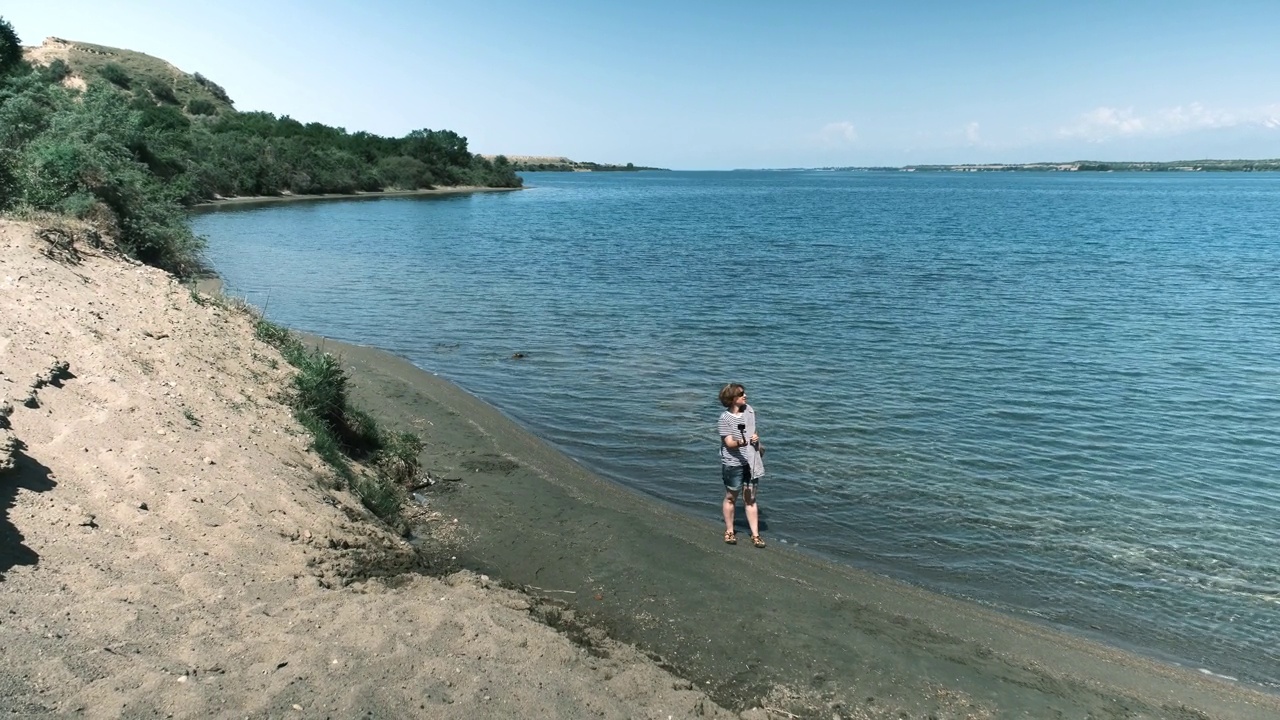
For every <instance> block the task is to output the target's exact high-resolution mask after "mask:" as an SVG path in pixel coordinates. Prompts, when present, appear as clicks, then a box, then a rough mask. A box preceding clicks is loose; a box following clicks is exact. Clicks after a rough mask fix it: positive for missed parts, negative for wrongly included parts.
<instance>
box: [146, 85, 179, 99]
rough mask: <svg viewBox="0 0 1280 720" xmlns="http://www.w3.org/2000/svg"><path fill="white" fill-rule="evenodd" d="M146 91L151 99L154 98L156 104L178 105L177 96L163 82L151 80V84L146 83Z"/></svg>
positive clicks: (171, 88) (170, 87) (169, 86)
mask: <svg viewBox="0 0 1280 720" xmlns="http://www.w3.org/2000/svg"><path fill="white" fill-rule="evenodd" d="M147 89H148V90H150V91H151V97H153V98H155V99H156V102H158V103H165V104H169V105H177V104H178V96H177V95H175V94H174V92H173V87H172V86H171V85H169V83H167V82H165V81H163V80H160V79H152V80H151V82H149V83H147Z"/></svg>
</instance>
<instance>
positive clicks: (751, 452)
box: [716, 405, 764, 477]
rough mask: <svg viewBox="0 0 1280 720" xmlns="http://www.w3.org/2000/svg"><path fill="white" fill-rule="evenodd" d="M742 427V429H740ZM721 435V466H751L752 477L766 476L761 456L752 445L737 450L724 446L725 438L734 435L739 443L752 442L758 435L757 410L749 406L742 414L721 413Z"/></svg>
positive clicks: (740, 446) (739, 447)
mask: <svg viewBox="0 0 1280 720" xmlns="http://www.w3.org/2000/svg"><path fill="white" fill-rule="evenodd" d="M739 426H741V429H739ZM716 427H717V430H718V431H719V433H720V438H721V439H720V464H721V465H727V466H729V467H742V466H743V465H744V464H748V463H749V464H750V465H751V476H752V477H762V476H763V475H764V463H763V462H762V461H761V458H760V454H759V453H757V452H756V449H755V447H753V446H752V445H750V444H743V445H739V446H738V447H736V448H729V447H727V446H726V445H725V444H724V438H725V437H727V436H730V435H732V436H733V439H735V440H737V441H738V442H744V439H745V440H750V439H751V436H752V435H755V434H756V411H755V408H753V407H751V406H750V405H747V407H746V409H744V410H743V411H742V412H741V413H740V414H737V415H735V414H733V413H732V412H730V411H728V410H725V411H724V412H722V413H720V422H719V423H717V424H716Z"/></svg>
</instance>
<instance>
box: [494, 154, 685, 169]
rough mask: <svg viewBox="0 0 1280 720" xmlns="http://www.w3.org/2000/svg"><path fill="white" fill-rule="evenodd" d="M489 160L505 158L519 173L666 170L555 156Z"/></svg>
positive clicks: (517, 156) (513, 156) (512, 156)
mask: <svg viewBox="0 0 1280 720" xmlns="http://www.w3.org/2000/svg"><path fill="white" fill-rule="evenodd" d="M485 157H486V158H487V159H489V160H496V159H497V158H499V157H505V158H506V160H507V161H508V162H509V163H510V164H511V167H513V168H515V169H516V170H517V171H519V172H637V171H640V170H666V169H667V168H658V167H647V166H644V165H636V164H635V163H627V164H625V165H617V164H614V163H598V162H588V161H582V160H570V159H569V158H567V157H561V156H556V155H506V156H502V155H486V156H485Z"/></svg>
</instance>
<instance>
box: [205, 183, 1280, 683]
mask: <svg viewBox="0 0 1280 720" xmlns="http://www.w3.org/2000/svg"><path fill="white" fill-rule="evenodd" d="M526 181H527V184H528V185H529V186H531V187H530V189H528V190H525V191H523V192H519V193H507V194H482V195H472V196H459V197H442V198H415V199H378V200H361V201H353V202H332V203H331V202H314V203H295V204H283V205H274V206H266V207H257V208H247V209H246V208H230V209H224V210H220V211H217V212H211V213H204V214H200V215H197V216H196V217H195V218H194V222H195V225H196V228H197V231H198V232H200V233H202V234H204V235H206V236H208V237H209V239H210V250H209V256H210V259H211V260H212V262H213V264H214V266H215V267H216V268H217V270H218V271H219V272H220V273H221V274H222V276H223V278H224V280H225V282H226V286H227V290H228V292H230V293H233V294H237V295H247V296H248V299H249V300H250V301H251V302H253V303H254V304H256V305H259V306H264V307H266V310H267V314H268V315H269V316H270V317H271V318H272V319H274V320H276V321H278V322H282V323H284V324H287V325H289V326H292V327H297V328H299V329H305V330H309V331H312V332H316V333H320V334H325V335H329V336H331V337H337V338H340V339H344V340H349V341H353V342H359V343H367V344H372V345H376V346H379V347H383V348H386V349H389V350H392V351H394V352H397V353H399V354H401V355H404V356H406V357H408V358H410V359H411V360H413V361H414V362H415V363H416V364H418V365H419V366H421V367H424V368H426V369H429V370H432V371H435V372H438V373H439V374H441V375H442V376H444V377H447V378H449V379H451V380H454V381H455V382H457V383H459V384H460V385H462V386H463V387H465V388H467V389H469V390H471V391H472V392H474V393H475V394H477V395H479V396H480V397H482V398H485V399H487V400H489V401H491V402H493V403H494V404H495V405H498V406H500V407H502V408H503V409H504V411H506V412H507V413H508V414H509V415H511V416H512V417H514V418H515V419H517V420H519V421H520V422H522V423H523V424H525V425H526V426H527V427H529V428H530V429H531V430H533V431H534V432H536V433H537V434H538V435H540V436H541V437H543V438H545V439H546V440H548V441H550V442H551V443H553V444H554V445H556V446H558V447H560V448H561V449H563V450H565V451H566V452H568V453H569V454H570V455H572V456H573V457H575V458H577V459H579V460H580V461H581V462H582V463H584V464H585V465H587V466H589V467H591V468H592V469H594V470H597V471H598V472H600V473H602V474H604V475H606V476H608V477H610V478H613V479H615V480H617V481H618V482H621V483H623V484H625V485H628V486H630V487H633V488H635V489H638V490H640V491H642V492H645V493H648V494H650V495H653V496H655V497H657V498H660V499H662V500H664V501H666V502H669V503H672V504H675V505H677V506H679V507H682V508H685V509H687V510H688V511H689V512H691V513H694V514H696V515H699V516H703V517H706V518H708V520H714V519H715V518H716V516H717V515H718V512H719V508H718V502H717V501H718V496H719V492H720V491H719V488H718V483H719V480H718V475H719V473H718V470H717V468H716V462H717V460H716V437H715V431H714V424H715V419H716V416H717V415H718V412H719V407H718V405H717V404H716V402H715V393H716V391H717V390H718V388H719V387H720V385H721V384H723V383H724V382H726V381H728V380H736V381H740V382H743V383H745V384H746V385H747V386H748V388H749V390H750V395H751V402H752V404H753V405H754V406H755V407H756V408H757V410H758V412H759V420H760V430H761V435H762V437H763V438H764V439H765V441H766V443H767V444H768V445H769V453H768V455H767V457H766V462H767V465H768V476H767V477H766V480H765V484H764V485H763V490H762V503H763V507H764V510H765V517H766V533H767V534H768V535H769V536H770V537H773V538H775V539H778V540H785V541H787V542H790V543H794V544H797V545H799V546H801V547H803V548H807V549H809V550H811V551H813V552H817V553H820V554H822V555H824V556H827V557H829V558H832V559H834V560H836V561H840V562H847V563H852V564H856V565H859V566H863V567H870V568H874V569H877V570H880V571H883V572H886V573H890V574H893V575H895V576H898V577H901V578H905V579H907V580H909V581H912V582H915V583H917V584H920V585H924V586H926V587H930V588H934V589H937V590H940V591H942V592H946V593H949V594H953V595H960V596H964V597H968V598H972V599H974V600H977V601H979V602H983V603H987V604H991V605H994V606H997V607H1000V608H1003V609H1007V610H1009V611H1011V612H1015V613H1018V614H1024V615H1030V616H1033V617H1037V618H1040V619H1042V620H1044V621H1047V622H1050V623H1053V624H1056V625H1060V626H1064V627H1068V628H1072V629H1075V630H1077V631H1079V632H1083V633H1085V634H1089V635H1091V636H1094V637H1098V638H1101V639H1104V640H1107V641H1110V642H1115V643H1119V644H1122V645H1128V646H1132V647H1136V648H1139V649H1142V650H1145V651H1147V652H1150V653H1153V654H1156V655H1159V656H1162V657H1165V658H1168V659H1173V660H1175V661H1180V662H1184V663H1186V664H1189V665H1192V666H1194V667H1199V668H1204V669H1206V670H1209V671H1212V672H1215V673H1220V674H1224V675H1229V676H1232V677H1238V678H1241V679H1243V680H1247V681H1250V682H1254V683H1259V684H1263V685H1267V686H1270V687H1273V688H1275V687H1278V686H1280V685H1277V684H1278V683H1280V654H1278V652H1277V647H1280V619H1278V617H1280V557H1278V556H1277V554H1276V553H1275V551H1274V548H1276V547H1277V546H1280V521H1278V520H1277V519H1276V518H1277V511H1280V479H1278V477H1277V468H1280V382H1278V381H1280V360H1277V358H1280V280H1278V279H1277V278H1280V247H1278V246H1277V232H1276V230H1275V228H1277V227H1280V176H1277V175H1272V174H1206V175H1146V174H1082V175H1076V174H1021V173H1019V174H938V175H929V174H918V173H917V174H907V173H802V172H750V173H749V172H739V173H637V174H596V175H593V174H582V173H579V174H554V173H547V174H533V175H530V176H528V177H527V180H526ZM517 352H519V353H523V354H524V355H525V357H524V358H523V359H518V360H517V359H513V358H512V356H513V354H514V353H517ZM709 527H710V526H709ZM711 529H714V528H711Z"/></svg>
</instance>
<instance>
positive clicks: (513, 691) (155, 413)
mask: <svg viewBox="0 0 1280 720" xmlns="http://www.w3.org/2000/svg"><path fill="white" fill-rule="evenodd" d="M51 239H52V242H50V241H49V240H46V239H42V238H41V237H40V236H39V235H38V234H37V230H36V228H35V227H33V226H31V225H28V224H23V223H16V222H12V221H7V220H0V416H4V419H0V468H4V467H5V466H6V465H7V466H8V467H7V469H0V576H2V577H3V579H2V580H0V712H5V713H13V714H17V715H19V716H39V715H42V714H55V715H62V714H73V713H74V714H77V715H84V716H89V717H117V716H124V717H150V716H160V717H164V716H172V717H205V716H210V715H216V716H232V715H234V716H237V717H244V716H247V715H252V716H272V717H326V716H327V717H342V718H345V717H355V716H357V715H364V714H365V713H368V712H372V713H373V715H374V716H381V717H411V716H422V717H579V716H583V717H585V716H593V717H601V716H603V717H656V718H667V717H668V716H675V717H687V716H693V715H706V716H711V717H716V716H724V715H727V713H725V711H723V710H721V709H720V708H718V707H716V706H715V705H714V704H712V703H711V702H710V701H708V700H707V699H706V697H705V696H704V695H703V694H702V693H700V692H698V691H696V690H694V689H692V687H691V686H690V684H689V683H687V682H685V681H682V680H680V679H678V678H675V677H674V676H671V675H670V674H668V673H666V672H664V671H662V670H661V669H659V668H657V667H655V666H654V665H653V664H652V663H651V662H649V661H647V660H646V659H645V658H644V657H643V656H641V655H640V654H639V653H637V652H636V651H635V650H634V649H631V648H629V647H626V646H622V645H617V644H607V645H606V647H607V648H608V652H606V653H602V654H604V655H607V657H599V656H596V655H589V654H588V653H586V652H585V651H584V650H582V649H581V648H579V647H578V646H576V645H574V644H572V643H571V642H569V641H568V640H567V639H566V638H564V637H563V636H561V635H559V634H557V633H556V632H555V631H553V630H552V629H551V628H549V627H547V626H546V625H545V624H542V623H540V622H538V621H537V620H535V619H534V618H533V617H532V616H531V613H530V601H529V599H528V598H527V597H525V596H524V595H521V594H518V593H515V592H511V591H508V590H503V589H498V588H493V587H489V585H490V582H489V581H488V580H487V579H485V578H482V577H479V576H476V575H473V574H469V573H458V574H455V575H452V576H449V577H447V578H444V579H443V580H440V579H435V578H432V577H426V576H422V575H419V574H415V573H401V571H403V570H407V569H410V568H413V567H415V566H416V564H418V563H420V562H421V560H420V558H418V557H417V556H416V554H415V553H414V551H413V550H412V548H410V547H409V546H408V544H407V543H405V542H404V541H403V540H401V539H400V538H399V537H397V536H395V535H394V534H392V533H390V532H387V531H384V530H383V529H381V528H380V527H379V526H377V525H376V524H373V523H370V522H368V521H367V515H366V514H365V511H364V510H363V508H362V507H361V506H360V505H359V503H358V502H357V501H355V500H354V499H353V498H352V497H351V496H350V495H349V494H348V493H346V492H343V491H335V490H329V489H326V488H327V487H331V485H332V480H333V479H332V477H331V475H330V473H329V471H328V469H327V468H326V467H325V466H324V465H323V463H322V462H321V461H320V460H319V459H318V458H317V457H316V456H315V455H314V454H313V453H311V452H310V451H309V450H308V449H307V447H308V439H307V437H306V436H305V435H304V434H303V433H302V431H301V429H300V428H299V427H298V426H297V425H296V423H295V422H294V421H293V419H292V417H291V415H290V412H289V410H288V408H287V407H286V406H285V405H284V404H283V403H282V401H281V399H280V397H279V393H280V391H281V390H282V389H284V388H285V387H286V386H287V384H288V378H289V372H290V371H289V370H288V368H287V366H286V364H285V363H284V362H283V360H282V359H281V358H280V357H279V355H278V354H277V353H276V352H275V351H274V350H273V349H272V348H270V347H268V346H267V345H265V344H263V343H262V342H260V341H257V340H255V339H254V337H253V333H252V328H251V326H250V322H249V319H248V318H247V317H246V316H245V315H244V314H242V313H239V312H235V311H229V310H227V309H224V308H220V307H218V306H217V305H216V304H209V303H203V304H202V303H200V302H197V301H196V299H194V298H193V296H192V295H191V293H190V292H189V291H188V290H187V289H186V288H184V287H182V286H181V285H179V284H177V283H176V282H174V281H173V280H172V279H171V278H169V277H168V276H167V275H165V274H164V273H162V272H160V271H157V270H154V269H152V268H148V267H143V266H139V265H136V264H133V263H130V262H127V261H124V260H121V259H119V258H116V257H113V256H112V255H111V254H110V253H109V252H108V251H105V250H100V249H94V248H92V247H91V246H90V245H89V244H86V243H85V242H83V240H85V239H86V238H81V240H82V242H79V243H77V244H76V245H75V246H70V245H67V244H66V242H65V240H64V239H61V238H58V237H56V236H51ZM371 576H372V579H369V578H370V577H371Z"/></svg>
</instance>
